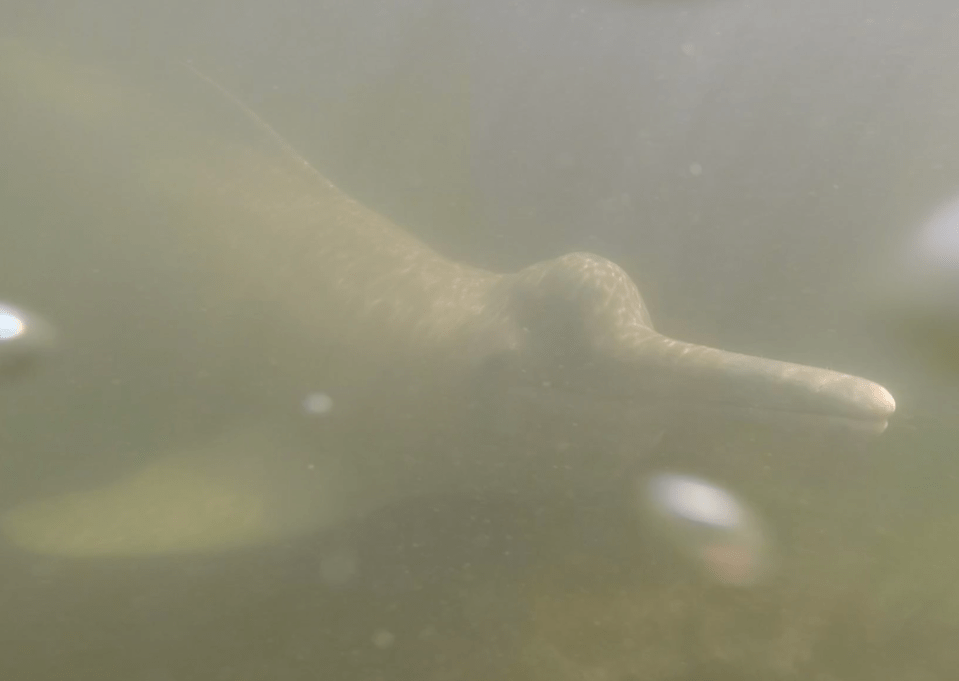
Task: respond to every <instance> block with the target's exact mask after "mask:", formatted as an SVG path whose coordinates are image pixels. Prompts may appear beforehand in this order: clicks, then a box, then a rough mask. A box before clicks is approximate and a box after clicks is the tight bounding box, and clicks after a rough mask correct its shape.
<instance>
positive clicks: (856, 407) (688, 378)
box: [628, 334, 896, 424]
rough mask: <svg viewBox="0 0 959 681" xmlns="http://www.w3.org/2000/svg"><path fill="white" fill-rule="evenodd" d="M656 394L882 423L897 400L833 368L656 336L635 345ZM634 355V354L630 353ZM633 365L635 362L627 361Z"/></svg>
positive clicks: (708, 403) (749, 407)
mask: <svg viewBox="0 0 959 681" xmlns="http://www.w3.org/2000/svg"><path fill="white" fill-rule="evenodd" d="M633 352H634V353H635V354H634V356H633V357H632V358H631V359H632V361H633V362H637V363H638V364H639V365H640V366H641V369H640V372H641V373H643V374H648V373H652V374H653V376H654V377H655V378H654V381H655V383H656V386H655V391H656V392H657V393H661V394H664V395H665V396H672V397H675V398H679V399H682V400H684V401H686V400H690V401H694V402H697V403H700V404H704V405H713V406H716V407H726V408H729V407H732V408H743V409H749V410H757V411H766V412H769V411H778V412H789V413H793V414H806V415H810V416H823V417H836V418H841V419H850V420H854V421H865V422H871V423H877V424H880V423H881V424H884V423H885V422H886V420H887V419H888V418H889V417H890V416H891V415H892V414H893V413H894V412H895V410H896V401H895V399H893V396H892V395H891V394H890V392H889V391H888V390H886V389H885V388H884V387H882V386H881V385H879V384H878V383H874V382H873V381H870V380H867V379H865V378H861V377H859V376H852V375H850V374H844V373H841V372H838V371H832V370H830V369H820V368H817V367H811V366H804V365H801V364H793V363H791V362H781V361H778V360H773V359H766V358H764V357H753V356H750V355H743V354H739V353H735V352H727V351H724V350H719V349H716V348H711V347H707V346H702V345H695V344H692V343H685V342H682V341H677V340H673V339H671V338H667V337H666V336H661V335H659V334H654V335H652V336H648V335H647V336H646V337H644V338H642V339H641V340H639V341H638V342H637V343H636V344H635V345H634V346H633ZM630 354H633V353H630ZM628 363H632V362H628Z"/></svg>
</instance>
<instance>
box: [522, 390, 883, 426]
mask: <svg viewBox="0 0 959 681" xmlns="http://www.w3.org/2000/svg"><path fill="white" fill-rule="evenodd" d="M510 393H511V394H512V395H514V396H515V397H518V398H520V399H524V400H530V401H532V402H535V403H537V404H538V405H540V406H541V407H542V408H544V409H548V410H555V411H561V410H562V411H569V412H580V411H583V412H585V411H587V410H592V411H595V410H597V409H600V410H603V411H607V410H609V411H613V410H625V411H626V412H627V414H628V413H630V412H635V413H639V412H644V413H647V412H656V411H659V412H663V413H664V414H683V413H691V412H697V413H709V414H715V415H717V416H719V415H721V416H729V415H741V416H742V417H743V420H748V421H755V422H780V423H782V422H785V421H788V422H791V423H799V422H808V423H809V424H810V426H822V425H826V426H835V427H838V428H850V429H853V430H868V431H870V432H877V433H881V432H883V431H884V430H885V429H886V427H887V426H888V423H889V421H888V415H886V414H870V413H866V412H863V413H859V414H854V413H848V412H843V411H840V410H835V411H828V410H825V409H821V410H817V409H803V408H802V407H789V406H784V405H756V404H742V403H736V402H734V401H724V400H719V399H703V398H695V397H690V398H688V399H682V398H680V397H677V396H675V395H673V396H669V395H657V394H655V393H649V394H648V395H646V396H637V397H630V398H617V397H609V396H601V395H595V394H593V395H590V394H586V393H583V392H579V391H573V390H564V389H559V388H555V387H553V388H550V389H548V390H541V389H536V388H530V387H514V388H512V389H510ZM644 397H645V398H646V399H644Z"/></svg>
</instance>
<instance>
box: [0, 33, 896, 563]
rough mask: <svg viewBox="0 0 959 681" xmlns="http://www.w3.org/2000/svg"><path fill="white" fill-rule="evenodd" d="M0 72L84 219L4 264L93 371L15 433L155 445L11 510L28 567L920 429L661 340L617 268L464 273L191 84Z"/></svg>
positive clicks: (888, 406)
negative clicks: (728, 439) (34, 423)
mask: <svg viewBox="0 0 959 681" xmlns="http://www.w3.org/2000/svg"><path fill="white" fill-rule="evenodd" d="M0 57H2V58H0V91H3V92H4V94H5V95H7V94H9V96H10V98H11V99H13V100H14V103H15V104H16V106H13V105H11V106H10V107H4V108H3V110H2V111H0V116H2V117H3V118H4V121H3V122H4V124H3V125H0V137H2V141H3V142H4V144H6V145H7V147H9V149H10V154H11V155H12V160H10V161H9V162H10V163H16V164H19V165H18V167H21V168H23V169H24V170H23V172H22V173H21V174H20V175H22V176H24V177H40V178H44V180H45V181H46V180H47V179H48V178H52V179H50V181H46V183H45V187H46V188H47V189H48V192H49V193H50V194H53V195H55V196H56V198H57V210H58V211H63V214H66V215H69V216H70V218H69V219H70V221H71V223H76V224H78V225H81V226H82V228H80V227H78V228H76V229H69V230H66V229H62V228H61V225H60V224H59V223H57V221H55V220H50V219H49V215H47V214H46V213H45V209H46V205H45V203H46V199H47V198H48V197H47V196H45V197H44V201H43V202H40V201H37V202H36V203H37V205H33V204H30V203H29V201H31V198H30V197H31V196H32V195H31V194H29V193H22V194H17V195H16V196H13V195H11V200H20V201H24V202H27V205H25V206H19V207H18V208H19V211H20V213H21V215H23V216H28V217H29V216H31V215H33V216H36V218H35V219H34V220H33V222H32V223H31V224H30V226H29V228H24V233H23V234H22V235H18V237H19V238H21V239H22V240H23V241H27V242H28V243H27V244H26V245H27V246H28V248H26V247H25V248H24V249H23V250H22V252H23V253H27V254H29V255H30V256H31V257H34V258H36V260H33V261H30V260H26V259H25V258H24V257H23V256H21V255H19V253H18V256H17V258H13V256H12V255H10V254H9V253H5V252H3V251H0V271H4V274H5V276H10V277H17V279H18V284H19V285H21V286H27V285H28V284H26V283H24V281H30V278H31V277H33V278H34V279H33V280H32V281H34V282H35V283H34V286H35V288H36V289H37V290H40V291H46V292H47V295H48V298H47V299H46V300H44V301H43V305H44V306H45V309H47V308H49V309H54V310H56V312H55V313H52V314H54V315H55V319H56V321H57V324H58V329H59V332H60V333H61V334H62V335H64V336H69V337H70V339H71V357H72V358H74V359H78V358H82V360H79V359H78V361H75V362H73V363H72V364H71V365H70V366H69V367H68V369H69V371H64V377H66V376H68V375H69V379H70V380H60V379H61V376H59V375H58V376H55V377H53V378H51V381H50V386H49V389H50V391H56V395H55V396H56V398H57V401H56V406H57V407H59V409H60V410H61V411H60V412H57V411H56V409H52V408H51V405H50V400H45V399H44V397H45V396H47V395H48V394H49V393H44V394H42V395H39V396H38V397H37V399H36V401H35V402H32V403H24V404H21V405H19V414H18V416H17V418H22V414H24V413H42V414H44V416H45V417H46V418H45V420H44V423H45V424H50V425H49V426H48V427H50V428H60V427H62V426H61V425H60V424H61V423H62V422H63V421H64V420H65V419H60V418H59V417H60V416H64V415H69V414H70V413H71V412H75V411H78V410H80V409H81V407H82V413H83V415H84V418H83V419H74V420H70V421H68V423H69V424H70V425H69V427H70V428H72V429H73V430H72V431H71V433H70V434H71V437H69V438H66V437H64V438H62V439H57V441H58V442H70V443H77V442H81V441H83V437H81V436H85V437H86V438H87V439H88V441H92V442H93V443H94V444H93V445H92V446H89V447H88V448H87V449H86V450H83V449H79V445H77V447H78V449H79V451H78V452H71V454H74V455H75V456H73V457H66V456H64V457H63V458H62V459H58V460H66V459H68V458H73V459H76V458H82V457H84V456H96V455H97V454H98V451H99V448H102V449H109V448H114V449H118V450H123V451H128V450H129V451H135V452H137V453H138V454H140V456H138V457H130V459H129V460H130V461H131V466H133V465H135V466H137V468H138V469H137V470H130V471H127V472H126V474H125V475H118V476H117V477H116V478H115V479H112V480H104V479H99V480H97V481H96V482H95V483H93V484H89V485H88V486H87V487H86V488H85V489H77V490H75V491H73V492H71V493H65V494H61V495H59V496H53V497H52V498H42V497H41V498H37V499H29V498H28V499H26V500H23V501H19V500H18V503H17V504H16V505H13V506H12V507H10V508H6V509H4V510H3V513H2V515H0V532H2V533H3V536H4V537H5V538H6V540H8V541H10V542H11V543H12V544H14V545H16V546H17V547H19V548H20V549H22V550H25V551H31V552H36V553H42V554H49V555H60V556H88V557H89V556H100V557H104V556H144V555H156V554H171V553H196V552H203V551H224V550H231V549H237V548H241V547H245V546H251V545H259V544H263V543H268V542H270V541H277V540H279V539H281V538H284V537H287V536H290V535H294V534H301V533H305V532H310V531H317V530H322V529H328V528H332V527H335V526H337V525H340V524H343V523H348V522H350V521H352V520H354V519H355V518H357V517H360V516H362V515H364V514H367V513H369V512H371V511H373V510H375V509H378V508H381V507H383V506H386V505H389V504H391V503H395V502H398V501H402V500H404V499H407V498H410V497H414V496H416V497H421V496H428V495H436V494H445V495H456V494H466V495H473V494H478V493H485V492H494V493H495V492H498V491H501V492H507V493H510V494H517V495H524V494H528V493H529V494H532V493H539V492H543V491H546V492H559V493H561V494H563V493H568V492H570V491H579V490H582V489H587V490H590V491H592V490H593V489H596V488H602V489H615V488H618V485H619V482H620V479H619V472H620V471H621V470H623V466H622V464H623V463H624V462H623V457H624V456H627V457H629V461H628V463H634V462H637V461H638V462H640V463H641V462H642V461H643V457H645V456H646V455H647V454H649V453H650V451H651V450H652V448H654V447H656V446H658V445H657V443H658V440H659V437H660V435H661V433H662V432H663V430H664V429H669V428H682V429H683V430H684V431H686V430H691V429H693V428H694V427H695V428H699V427H706V428H708V427H709V425H710V424H711V423H712V422H715V421H717V420H718V421H720V422H722V421H723V420H725V419H736V420H742V419H745V420H748V421H752V420H760V421H763V422H765V423H773V424H778V423H792V424H794V423H797V422H798V423H801V424H803V426H804V427H805V426H807V425H808V426H810V427H813V426H818V425H820V424H828V425H830V426H835V427H839V428H847V427H848V428H853V429H862V430H865V431H866V432H869V433H879V432H882V430H883V429H884V428H885V426H886V422H887V419H888V418H889V417H890V415H891V414H892V413H893V412H894V411H895V402H894V400H893V398H892V396H891V395H890V394H889V393H888V391H886V390H885V389H884V388H883V387H882V386H880V385H878V384H876V383H874V382H872V381H869V380H867V379H864V378H860V377H858V376H851V375H848V374H843V373H839V372H836V371H831V370H827V369H821V368H817V367H810V366H802V365H798V364H792V363H788V362H781V361H776V360H771V359H766V358H763V357H754V356H748V355H743V354H738V353H734V352H728V351H725V350H720V349H717V348H709V347H705V346H702V345H697V344H694V343H687V342H683V341H678V340H674V339H671V338H668V337H666V336H664V335H662V334H660V333H659V332H657V331H656V330H655V328H654V326H653V323H652V320H651V318H650V315H649V312H648V310H647V308H646V306H645V304H644V302H643V299H642V296H641V294H640V292H639V290H638V288H637V287H636V285H635V283H634V282H633V280H632V279H631V278H630V276H629V274H628V273H627V272H626V271H624V270H623V269H622V268H621V267H619V266H617V265H616V264H614V263H612V262H610V261H609V260H607V259H605V258H603V257H601V256H598V255H595V254H590V253H570V254H567V255H564V256H561V257H558V258H554V259H551V260H547V261H543V262H539V263H536V264H532V265H530V266H529V267H526V268H524V269H522V270H520V271H518V272H514V273H509V274H501V273H497V272H491V271H488V270H483V269H480V268H477V267H473V266H471V265H469V264H466V263H460V262H456V261H454V260H452V259H450V258H447V257H445V256H443V255H442V254H440V253H438V252H437V251H435V250H434V249H432V248H430V247H429V246H428V245H427V244H425V243H422V242H421V241H419V240H417V239H416V238H414V237H413V235H411V234H410V233H408V232H407V231H405V230H404V229H402V228H401V227H399V226H397V225H396V224H394V223H393V222H392V221H390V220H389V219H388V218H386V217H384V216H382V215H380V214H378V213H376V212H374V211H373V210H371V209H369V208H367V207H366V206H363V205H362V204H360V203H358V202H357V201H355V200H353V199H352V198H350V197H349V196H347V195H346V194H345V193H344V192H342V191H341V190H340V189H338V188H337V187H336V186H334V185H333V184H332V183H331V182H330V181H329V180H327V179H326V178H325V177H324V176H323V175H321V174H320V173H319V172H318V171H317V170H315V169H314V168H313V167H312V166H311V165H310V164H309V163H308V162H306V161H305V160H304V159H303V158H302V157H300V156H299V155H298V154H297V153H296V152H295V151H294V150H293V149H292V148H291V147H290V146H289V145H288V144H287V143H285V142H283V141H282V140H281V139H280V138H279V136H278V135H277V134H276V133H275V132H274V131H273V130H272V129H271V128H269V126H267V125H266V124H264V123H263V122H262V121H261V120H260V119H259V118H258V117H256V116H255V114H253V113H252V112H250V111H249V110H248V109H246V108H245V107H244V106H243V105H242V104H240V103H239V102H238V101H237V100H236V99H235V98H233V97H231V96H229V94H228V93H224V94H227V97H221V96H220V95H219V93H217V92H216V91H215V89H213V88H211V87H210V86H209V85H208V83H207V82H204V80H203V79H199V78H195V77H193V76H192V75H191V74H190V73H188V72H187V71H186V70H185V69H182V68H179V67H176V68H174V69H173V72H172V73H169V70H168V69H166V68H161V69H160V70H161V71H162V72H163V74H156V75H157V78H158V80H159V81H160V83H161V86H160V87H158V88H147V87H145V86H144V85H143V82H144V80H145V79H146V76H143V75H139V76H137V77H136V78H135V79H133V80H127V82H126V83H125V84H124V82H123V80H122V78H120V79H118V77H116V76H115V75H114V74H113V73H111V72H108V71H104V70H101V69H95V68H81V67H79V66H78V65H77V64H78V63H77V62H76V61H75V60H73V59H62V60H58V59H57V58H56V56H55V55H54V56H47V55H38V54H37V53H36V52H35V51H34V50H32V49H29V48H25V47H23V46H20V45H17V44H16V43H11V44H6V45H5V44H4V43H3V42H0ZM144 70H145V71H149V73H152V71H150V70H147V69H144ZM221 91H222V90H221ZM48 140H56V153H49V150H48V149H46V148H45V147H44V144H45V143H46V142H47V141H48ZM7 147H5V149H7ZM58 214H59V213H58ZM26 222H30V220H29V219H28V220H26ZM48 225H49V227H47V226H48ZM32 239H36V241H30V240H32ZM71 239H72V240H71ZM132 254H135V255H136V257H133V255H132ZM64 292H67V293H69V295H70V296H72V297H73V298H72V299H66V300H65V299H64ZM77 301H82V302H83V306H84V307H83V313H84V314H83V315H80V314H78V312H77V308H78V307H79V306H78V305H77V304H76V303H77ZM57 305H59V308H57V307H56V306H57ZM71 315H72V317H71ZM91 316H92V317H95V318H96V319H97V320H98V323H97V324H95V325H91V324H90V321H89V320H90V318H91ZM278 330H279V331H278ZM106 371H109V374H106V373H105V372H106ZM107 376H108V377H109V380H103V379H104V378H106V377H107ZM316 386H322V393H315V392H314V393H310V396H309V397H308V398H307V399H306V400H304V399H303V394H304V392H305V391H307V390H315V387H316ZM36 392H37V393H42V392H43V391H36ZM134 396H135V397H136V398H137V399H133V397H134ZM211 407H213V408H211ZM2 416H3V415H2V414H0V417H2ZM319 416H322V418H318V417H319ZM130 422H135V425H136V428H135V429H133V428H132V427H131V429H130V430H129V431H127V433H124V432H120V431H117V432H118V434H116V435H113V434H112V433H113V431H112V430H111V429H107V428H104V426H105V425H108V424H111V423H116V424H120V425H123V424H126V423H130ZM171 424H173V425H175V426H178V427H182V428H183V431H182V432H181V431H179V430H178V429H177V428H171ZM0 426H2V422H0ZM84 429H86V430H84ZM146 430H150V431H151V432H150V433H149V435H152V436H153V437H151V438H149V439H148V438H147V437H146V436H145V435H144V431H146ZM78 431H82V432H78ZM101 431H106V436H104V437H102V438H101V437H100V432H101ZM91 433H94V435H91ZM127 434H129V437H127V436H126V435H127ZM95 436H96V437H95ZM138 438H139V439H138ZM15 445H16V447H17V449H18V450H19V451H21V452H23V456H24V457H25V458H29V457H28V455H29V454H30V453H37V454H41V453H42V452H43V451H44V450H43V449H42V448H40V447H39V446H37V445H34V444H33V443H31V442H30V441H29V437H28V438H22V439H21V440H20V441H18V442H16V443H15ZM34 458H35V459H40V458H42V457H40V456H37V457H34ZM744 527H745V526H744ZM736 546H738V545H737V544H735V543H732V544H730V543H729V542H727V543H726V544H719V545H717V547H716V548H714V549H713V551H712V553H711V554H710V555H711V556H712V562H713V564H714V565H722V563H723V555H722V551H723V549H724V547H725V548H727V549H728V548H729V547H733V548H735V547H736ZM707 553H708V552H707ZM735 557H736V556H735V555H728V554H727V555H726V557H725V561H726V563H727V564H729V565H730V566H731V565H732V563H734V562H735V561H734V559H735ZM740 557H741V556H740ZM729 570H730V571H731V567H730V568H729Z"/></svg>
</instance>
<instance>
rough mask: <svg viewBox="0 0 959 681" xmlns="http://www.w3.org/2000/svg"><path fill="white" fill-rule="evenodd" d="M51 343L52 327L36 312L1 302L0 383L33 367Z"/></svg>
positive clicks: (52, 340)
mask: <svg viewBox="0 0 959 681" xmlns="http://www.w3.org/2000/svg"><path fill="white" fill-rule="evenodd" d="M53 346H54V333H53V327H52V326H50V324H49V323H47V322H46V321H45V320H43V319H42V318H41V317H39V316H38V315H36V314H34V313H32V312H27V311H26V310H24V309H22V308H19V307H15V306H13V305H10V304H8V303H4V302H2V301H0V386H2V385H3V384H4V383H6V382H7V381H10V380H14V379H16V378H19V377H20V376H22V375H24V374H26V373H28V372H29V371H30V370H31V369H33V368H34V367H36V365H37V362H38V361H39V360H40V359H42V358H43V357H44V356H45V355H47V353H49V352H50V351H51V350H52V349H53Z"/></svg>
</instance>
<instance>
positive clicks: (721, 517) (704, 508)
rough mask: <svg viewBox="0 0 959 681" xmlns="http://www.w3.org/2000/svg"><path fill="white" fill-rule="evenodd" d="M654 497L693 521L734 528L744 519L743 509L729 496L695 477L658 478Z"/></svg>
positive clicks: (676, 512)
mask: <svg viewBox="0 0 959 681" xmlns="http://www.w3.org/2000/svg"><path fill="white" fill-rule="evenodd" d="M653 495H654V496H655V498H656V501H657V502H659V503H660V504H661V505H662V506H663V507H664V508H666V509H667V510H669V511H670V512H672V513H675V514H676V515H679V516H682V517H684V518H687V519H689V520H692V521H694V522H699V523H704V524H706V525H716V526H720V527H734V526H736V525H737V524H738V523H740V522H741V520H742V509H741V508H740V506H739V503H738V502H737V501H736V500H735V499H734V498H733V497H732V496H731V495H730V494H728V493H727V492H724V491H723V490H721V489H719V488H718V487H715V486H713V485H710V484H709V483H707V482H704V481H702V480H697V479H696V478H691V477H685V476H672V475H667V476H662V477H659V478H657V479H656V480H655V481H654V482H653Z"/></svg>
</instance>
